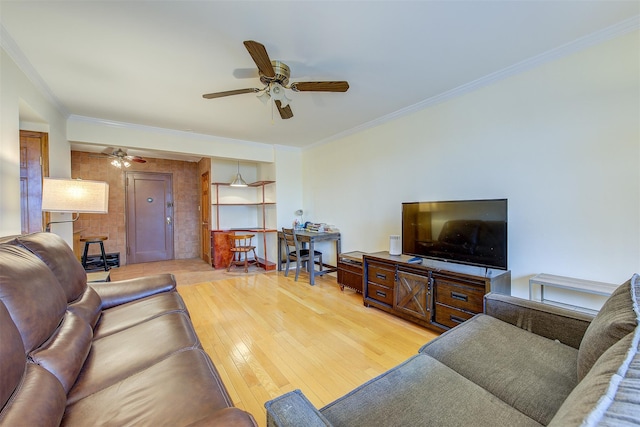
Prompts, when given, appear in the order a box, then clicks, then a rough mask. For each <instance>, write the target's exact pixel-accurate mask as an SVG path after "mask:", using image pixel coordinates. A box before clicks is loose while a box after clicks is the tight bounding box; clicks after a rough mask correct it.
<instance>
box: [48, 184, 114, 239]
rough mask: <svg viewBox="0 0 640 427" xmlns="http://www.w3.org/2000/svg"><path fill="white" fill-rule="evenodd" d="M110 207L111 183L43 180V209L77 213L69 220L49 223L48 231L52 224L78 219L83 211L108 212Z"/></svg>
mask: <svg viewBox="0 0 640 427" xmlns="http://www.w3.org/2000/svg"><path fill="white" fill-rule="evenodd" d="M108 208H109V184H107V183H106V182H102V181H85V180H81V179H54V178H44V179H43V180H42V210H43V211H45V212H71V213H75V214H76V216H75V217H74V218H73V219H70V220H67V221H51V222H49V223H47V227H46V231H51V224H59V223H63V222H75V221H77V220H78V218H79V217H80V214H81V213H101V214H106V213H107V211H108Z"/></svg>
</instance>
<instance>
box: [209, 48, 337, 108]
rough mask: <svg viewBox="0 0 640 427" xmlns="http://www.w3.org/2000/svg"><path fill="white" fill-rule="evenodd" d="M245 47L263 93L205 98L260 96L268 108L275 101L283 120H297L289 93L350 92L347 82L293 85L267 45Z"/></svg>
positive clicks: (230, 92)
mask: <svg viewBox="0 0 640 427" xmlns="http://www.w3.org/2000/svg"><path fill="white" fill-rule="evenodd" d="M244 47H246V48H247V51H249V55H251V58H252V59H253V62H255V63H256V66H257V67H258V73H259V75H260V81H261V82H262V83H263V84H264V87H263V88H262V89H260V88H247V89H237V90H228V91H225V92H214V93H206V94H204V95H202V97H203V98H206V99H213V98H222V97H224V96H231V95H240V94H243V93H256V94H259V95H258V98H260V100H261V101H263V102H264V103H265V104H266V103H267V102H268V101H269V100H271V99H272V100H273V101H274V103H275V105H276V107H277V108H278V111H279V112H280V117H282V118H283V119H290V118H291V117H293V112H292V111H291V106H289V102H290V101H291V100H290V99H289V98H287V96H286V94H285V89H291V90H293V91H294V92H346V91H347V90H348V89H349V83H348V82H346V81H324V82H293V83H291V84H289V77H290V75H291V70H290V69H289V67H288V66H287V64H285V63H284V62H281V61H272V60H271V59H270V58H269V54H267V49H266V48H265V47H264V45H262V44H261V43H258V42H256V41H253V40H247V41H245V42H244Z"/></svg>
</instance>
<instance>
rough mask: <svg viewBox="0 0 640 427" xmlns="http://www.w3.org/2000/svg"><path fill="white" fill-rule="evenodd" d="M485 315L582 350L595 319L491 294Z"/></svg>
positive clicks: (486, 297) (536, 303)
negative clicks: (581, 347)
mask: <svg viewBox="0 0 640 427" xmlns="http://www.w3.org/2000/svg"><path fill="white" fill-rule="evenodd" d="M484 312H485V314H488V315H489V316H491V317H495V318H496V319H499V320H502V321H503V322H507V323H510V324H512V325H514V326H517V327H519V328H522V329H525V330H527V331H529V332H532V333H534V334H536V335H541V336H543V337H545V338H549V339H552V340H557V341H560V342H561V343H563V344H566V345H569V346H571V347H573V348H579V347H580V342H581V341H582V337H583V336H584V333H585V331H586V330H587V327H589V324H590V323H591V321H592V320H593V317H594V316H593V315H591V314H588V313H582V312H579V311H575V310H569V309H566V308H562V307H557V306H554V305H550V304H543V303H541V302H539V301H530V300H526V299H523V298H517V297H513V296H509V295H503V294H498V293H492V292H490V293H488V294H486V295H485V298H484Z"/></svg>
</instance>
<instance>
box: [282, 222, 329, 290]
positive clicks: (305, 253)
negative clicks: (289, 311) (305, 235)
mask: <svg viewBox="0 0 640 427" xmlns="http://www.w3.org/2000/svg"><path fill="white" fill-rule="evenodd" d="M282 235H283V236H284V241H285V245H286V251H287V267H286V270H285V272H284V275H285V276H288V275H289V265H290V262H291V261H295V262H296V282H297V281H298V276H299V275H300V267H301V266H302V263H305V264H306V268H307V271H309V268H314V264H315V262H316V259H318V263H319V265H320V271H322V252H319V251H313V256H312V257H311V256H310V254H309V249H304V248H302V244H301V243H300V242H299V241H298V238H297V237H296V231H295V230H294V229H293V228H284V227H282ZM309 263H311V266H309Z"/></svg>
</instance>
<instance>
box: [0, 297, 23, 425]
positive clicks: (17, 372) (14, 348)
mask: <svg viewBox="0 0 640 427" xmlns="http://www.w3.org/2000/svg"><path fill="white" fill-rule="evenodd" d="M25 361H26V357H25V354H24V346H23V345H22V338H21V337H20V332H19V331H18V328H17V327H16V325H15V323H13V320H11V316H9V312H8V311H7V308H6V307H5V306H4V304H3V303H2V301H0V379H1V380H0V408H2V407H3V406H4V405H5V403H7V401H8V400H9V398H10V397H11V394H12V393H13V391H14V390H15V388H16V387H17V386H18V383H19V382H20V379H21V378H22V374H23V373H24V364H25ZM0 419H2V416H1V414H0Z"/></svg>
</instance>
